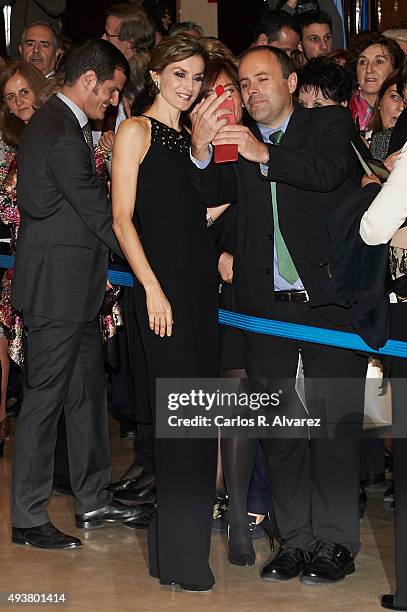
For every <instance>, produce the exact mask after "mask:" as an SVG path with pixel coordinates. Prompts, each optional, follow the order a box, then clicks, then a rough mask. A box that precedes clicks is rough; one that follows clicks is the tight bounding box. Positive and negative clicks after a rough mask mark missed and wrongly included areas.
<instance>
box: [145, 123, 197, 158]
mask: <svg viewBox="0 0 407 612" xmlns="http://www.w3.org/2000/svg"><path fill="white" fill-rule="evenodd" d="M143 117H146V119H149V120H150V121H151V142H154V143H157V144H161V145H162V146H164V147H166V148H167V149H170V150H172V151H174V150H175V151H178V152H179V153H186V152H187V151H189V147H190V144H191V142H190V136H189V133H188V132H187V130H186V129H185V128H184V127H182V129H181V131H180V132H178V130H175V129H174V128H172V127H169V126H168V125H167V124H165V123H163V122H162V121H159V120H158V119H155V118H154V117H149V116H148V115H143Z"/></svg>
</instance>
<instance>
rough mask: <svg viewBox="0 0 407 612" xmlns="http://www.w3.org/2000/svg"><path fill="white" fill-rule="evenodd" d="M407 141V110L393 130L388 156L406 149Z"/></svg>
mask: <svg viewBox="0 0 407 612" xmlns="http://www.w3.org/2000/svg"><path fill="white" fill-rule="evenodd" d="M406 140H407V109H404V110H403V112H402V113H401V115H400V117H399V118H398V119H397V123H396V125H395V126H394V128H393V131H392V133H391V137H390V144H389V150H388V153H387V154H388V155H390V154H391V153H395V152H396V151H398V150H399V149H401V148H402V147H404V145H405V143H406Z"/></svg>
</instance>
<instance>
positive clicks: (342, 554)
mask: <svg viewBox="0 0 407 612" xmlns="http://www.w3.org/2000/svg"><path fill="white" fill-rule="evenodd" d="M354 571H355V563H354V558H353V555H352V554H351V553H350V552H349V550H347V549H346V548H345V547H344V546H342V545H341V544H330V543H328V542H321V543H320V544H319V546H318V547H317V549H316V551H315V555H314V556H313V558H312V561H311V563H309V564H308V565H307V567H306V568H305V569H304V571H303V573H302V576H301V582H302V583H303V584H329V583H334V582H339V581H340V580H343V579H344V578H345V576H348V575H349V574H353V572H354Z"/></svg>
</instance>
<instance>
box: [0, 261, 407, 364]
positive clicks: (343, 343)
mask: <svg viewBox="0 0 407 612" xmlns="http://www.w3.org/2000/svg"><path fill="white" fill-rule="evenodd" d="M13 266H14V257H13V256H11V255H0V268H6V269H7V268H12V267H13ZM109 280H110V282H111V283H112V284H113V285H121V286H122V287H132V286H133V275H132V274H130V273H129V272H126V271H125V266H121V265H120V264H112V265H111V266H110V267H109ZM218 320H219V323H221V324H222V325H228V326H230V327H236V328H238V329H243V330H245V331H251V332H254V333H258V334H266V335H270V336H277V337H279V338H289V339H290V340H302V341H303V342H313V343H314V344H324V345H328V346H336V347H338V348H345V349H351V350H354V351H363V352H368V353H370V354H372V353H377V354H380V355H390V356H391V357H403V358H405V359H406V358H407V342H401V341H400V340H389V341H388V342H387V343H386V344H385V346H383V347H382V348H381V349H379V350H378V351H375V350H373V349H372V348H370V347H369V346H368V345H367V344H366V343H365V342H363V340H362V339H361V338H360V337H359V336H358V335H357V334H352V333H350V332H343V331H336V330H334V329H324V328H321V327H312V326H310V325H299V324H298V323H286V322H284V321H275V320H273V319H266V318H262V317H254V316H251V315H245V314H239V313H237V312H231V311H229V310H222V309H219V318H218Z"/></svg>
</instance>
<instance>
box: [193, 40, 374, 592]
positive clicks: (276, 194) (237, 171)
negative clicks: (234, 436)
mask: <svg viewBox="0 0 407 612" xmlns="http://www.w3.org/2000/svg"><path fill="white" fill-rule="evenodd" d="M239 78H240V84H241V90H242V97H243V103H244V105H245V107H246V109H247V111H248V112H249V114H250V116H251V118H252V119H253V120H254V122H255V123H254V125H253V126H252V127H251V128H250V129H249V128H247V127H244V126H241V125H236V126H227V125H226V120H225V118H224V117H222V113H223V112H224V111H222V110H220V109H219V105H220V104H221V103H222V101H223V100H224V97H225V95H226V94H224V95H223V96H222V97H221V98H219V99H216V98H215V96H210V97H209V98H207V100H205V101H203V102H202V103H201V104H200V105H198V106H197V107H196V109H195V110H194V112H193V113H192V123H193V129H192V149H191V154H192V157H193V158H194V163H195V165H197V166H198V167H199V168H200V169H199V170H198V169H195V170H194V180H195V182H196V185H197V188H198V189H199V190H200V192H201V194H202V198H203V199H204V201H205V203H206V204H212V205H214V204H215V203H219V202H236V203H237V204H236V206H237V238H236V251H235V258H234V286H235V291H236V297H237V303H238V308H239V311H240V312H243V313H247V314H252V315H257V316H262V317H268V318H272V319H279V320H282V321H288V322H292V323H299V324H306V325H311V326H318V327H328V328H329V327H331V328H338V324H339V323H340V322H342V323H345V322H347V323H349V322H348V321H347V320H346V316H347V313H346V312H345V309H341V308H340V307H338V306H334V305H331V306H327V307H326V308H325V309H324V310H323V312H324V314H326V315H329V317H330V319H331V321H328V320H327V319H325V318H324V317H323V316H322V314H321V313H322V310H321V309H320V308H316V307H314V306H313V303H316V304H323V303H324V293H325V292H326V289H327V287H326V285H327V283H328V276H327V275H326V265H325V264H326V262H327V261H328V253H329V238H328V234H327V230H326V227H325V223H324V220H325V218H326V217H327V215H328V214H329V212H330V211H332V210H335V209H336V208H337V207H338V205H340V203H341V202H342V201H343V200H344V199H345V198H346V196H347V195H348V194H349V192H350V191H351V190H352V189H354V188H356V187H358V186H359V185H360V172H359V168H358V162H357V159H356V157H355V155H354V153H353V151H352V147H351V143H350V141H351V139H353V138H355V137H356V134H355V129H354V126H353V123H352V119H351V116H350V114H349V112H348V110H347V109H345V108H343V107H340V106H330V107H324V108H320V109H311V110H307V109H304V108H302V107H299V106H298V107H294V105H293V100H292V94H293V92H294V91H295V88H296V82H297V78H296V74H295V71H294V66H293V64H292V62H291V60H290V58H289V57H288V56H287V55H286V54H285V53H283V52H282V51H280V50H279V49H274V48H272V47H254V48H251V49H249V50H248V51H247V52H245V53H244V54H243V56H242V58H241V62H240V65H239ZM280 141H281V144H277V143H279V142H280ZM210 143H213V144H214V145H221V144H237V145H238V150H239V153H240V157H239V161H238V162H237V164H222V165H216V164H213V163H209V159H210V152H208V146H209V144H210ZM332 321H335V322H332ZM341 329H344V330H350V327H349V326H347V325H343V326H342V327H341ZM245 336H246V339H245V340H246V347H245V357H246V370H247V372H248V375H249V378H250V379H252V381H254V384H256V385H261V382H260V379H266V381H267V380H268V383H269V384H268V387H267V389H268V390H269V391H276V390H277V389H280V388H282V389H283V390H284V389H287V390H288V391H290V387H291V389H292V387H293V380H294V379H295V376H296V371H297V364H298V357H299V354H301V357H302V362H303V366H304V374H305V379H306V400H307V409H308V412H309V416H310V417H318V418H320V417H322V425H323V427H322V428H321V431H318V429H317V428H314V429H313V430H312V429H311V430H310V431H308V430H307V429H306V428H305V431H304V430H296V431H294V430H293V429H292V430H291V431H287V432H286V435H285V434H284V432H281V433H279V432H278V431H274V432H273V434H272V435H274V436H276V437H275V438H274V439H271V438H268V439H266V438H264V439H263V440H262V442H263V445H264V448H265V451H266V454H267V461H268V470H269V476H270V483H271V491H272V498H273V505H274V510H275V517H276V522H277V527H278V530H279V533H280V536H281V540H282V545H281V547H280V549H279V552H278V554H277V556H276V557H275V559H273V560H272V561H271V562H270V563H268V564H267V565H266V566H265V568H264V569H263V570H262V574H261V575H262V578H264V579H265V580H288V579H290V578H294V577H296V576H300V577H301V580H302V582H304V583H310V584H315V583H325V582H336V581H338V580H341V579H343V578H344V577H345V576H346V575H347V574H350V573H351V572H353V571H354V569H355V567H354V558H355V556H356V554H357V552H358V550H359V547H360V542H359V508H358V497H359V446H360V441H359V440H358V439H357V438H356V437H355V438H352V437H350V435H349V433H350V432H349V429H347V427H346V423H348V422H351V423H353V427H352V433H355V430H356V432H358V433H359V432H360V431H361V423H362V418H363V395H364V376H365V374H366V366H367V360H366V358H365V357H363V356H360V355H357V354H355V353H354V352H352V351H349V350H345V349H339V348H332V347H329V346H320V345H316V344H312V343H307V342H301V341H293V340H285V339H280V338H276V337H273V336H267V335H261V334H255V333H251V332H247V333H246V334H245ZM338 378H341V380H340V381H330V380H328V381H327V380H326V379H338ZM350 378H352V379H355V381H354V383H352V382H351V381H350V380H347V379H350ZM289 379H291V382H290V380H289ZM273 380H274V383H273ZM276 380H278V384H282V385H283V387H280V386H277V387H274V388H272V387H273V386H274V384H275V381H276ZM289 397H291V400H292V398H293V394H292V393H291V395H290V394H289ZM291 400H289V401H284V398H283V397H282V403H281V406H280V413H279V414H281V413H283V414H290V415H291V416H301V405H300V404H299V402H292V401H291ZM302 416H306V415H305V413H303V414H302ZM338 433H339V435H342V437H338V435H335V434H338ZM277 436H278V437H277ZM301 436H303V437H301ZM309 438H310V439H309Z"/></svg>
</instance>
